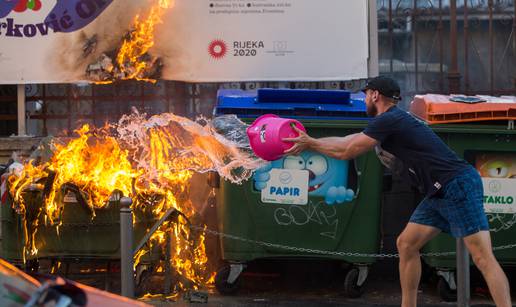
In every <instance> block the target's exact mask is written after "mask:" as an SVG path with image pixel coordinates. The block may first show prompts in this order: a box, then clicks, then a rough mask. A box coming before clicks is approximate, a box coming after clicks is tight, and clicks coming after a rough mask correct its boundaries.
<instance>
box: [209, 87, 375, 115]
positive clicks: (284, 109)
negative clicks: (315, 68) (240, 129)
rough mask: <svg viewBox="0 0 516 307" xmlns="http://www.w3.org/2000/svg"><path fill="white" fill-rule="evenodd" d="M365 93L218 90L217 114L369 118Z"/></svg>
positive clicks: (215, 112) (303, 90) (215, 113)
mask: <svg viewBox="0 0 516 307" xmlns="http://www.w3.org/2000/svg"><path fill="white" fill-rule="evenodd" d="M364 98H365V95H364V94H363V93H356V94H351V92H349V91H343V90H307V89H259V90H258V91H243V90H219V91H218V93H217V105H216V107H215V109H214V111H213V115H214V116H219V115H224V114H236V115H237V116H238V117H241V118H256V117H258V116H261V115H263V114H269V113H272V114H276V115H278V116H284V117H294V118H307V119H311V118H317V119H321V118H330V119H367V114H366V106H365V102H364Z"/></svg>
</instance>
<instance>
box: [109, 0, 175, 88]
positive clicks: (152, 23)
mask: <svg viewBox="0 0 516 307" xmlns="http://www.w3.org/2000/svg"><path fill="white" fill-rule="evenodd" d="M173 6H174V1H172V0H159V1H158V3H157V4H156V5H154V6H153V7H152V8H151V10H150V12H149V15H148V16H147V18H146V19H145V20H140V16H139V15H136V17H135V18H134V21H133V28H134V30H133V31H131V33H130V34H129V37H128V38H127V39H125V40H124V42H123V44H122V46H121V47H120V50H119V52H118V55H117V58H116V61H117V63H118V66H119V68H120V72H121V78H122V79H124V80H127V79H137V80H143V81H149V82H153V83H154V82H156V80H153V79H149V78H146V77H145V74H146V73H147V72H148V71H149V69H150V68H151V67H152V65H154V63H153V61H152V60H149V59H144V56H145V55H146V54H147V53H148V51H149V49H150V48H152V47H153V46H154V29H155V27H156V25H157V24H160V23H162V22H163V20H162V17H163V15H164V14H165V12H166V10H167V9H170V8H172V7H173ZM154 60H155V59H154Z"/></svg>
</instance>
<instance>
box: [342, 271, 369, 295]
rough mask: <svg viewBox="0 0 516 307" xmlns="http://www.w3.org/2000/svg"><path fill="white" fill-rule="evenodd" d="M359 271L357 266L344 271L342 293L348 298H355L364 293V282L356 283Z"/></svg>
mask: <svg viewBox="0 0 516 307" xmlns="http://www.w3.org/2000/svg"><path fill="white" fill-rule="evenodd" d="M359 274H360V271H359V269H358V268H352V269H351V270H349V271H348V272H347V273H346V278H345V279H344V293H345V294H346V296H347V297H349V298H357V297H360V296H362V294H364V284H363V283H362V285H360V286H359V285H358V277H359Z"/></svg>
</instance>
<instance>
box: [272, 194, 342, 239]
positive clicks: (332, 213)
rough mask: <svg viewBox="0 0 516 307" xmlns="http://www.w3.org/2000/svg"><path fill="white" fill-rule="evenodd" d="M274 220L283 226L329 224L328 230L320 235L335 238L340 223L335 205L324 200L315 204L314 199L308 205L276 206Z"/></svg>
mask: <svg viewBox="0 0 516 307" xmlns="http://www.w3.org/2000/svg"><path fill="white" fill-rule="evenodd" d="M274 220H275V222H276V223H277V224H278V225H282V226H290V225H296V226H303V225H307V224H309V223H316V224H319V225H327V226H328V231H324V232H321V233H320V235H321V236H324V237H328V238H331V239H335V237H336V235H337V229H338V225H339V220H338V218H337V209H336V208H335V207H334V206H327V205H326V204H325V203H324V202H318V203H316V204H314V203H313V202H312V201H309V202H308V205H291V206H288V207H279V208H276V210H274Z"/></svg>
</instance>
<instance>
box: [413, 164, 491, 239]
mask: <svg viewBox="0 0 516 307" xmlns="http://www.w3.org/2000/svg"><path fill="white" fill-rule="evenodd" d="M483 197H484V189H483V187H482V180H481V179H480V175H479V174H478V172H477V170H475V169H474V168H473V167H468V168H467V169H466V170H464V171H462V172H461V173H459V174H458V175H457V176H456V177H455V178H453V179H451V180H450V181H449V182H448V183H447V184H446V185H445V186H444V187H443V189H442V190H441V191H440V192H439V193H438V194H437V195H433V196H431V197H427V198H425V199H423V201H422V202H421V203H420V204H419V205H418V206H417V208H416V210H415V211H414V213H412V216H411V217H410V222H412V223H416V224H422V225H428V226H433V227H436V228H439V229H441V230H442V231H443V232H446V233H449V234H451V235H452V236H454V237H456V238H461V237H466V236H469V235H471V234H474V233H477V232H479V231H481V230H489V223H488V222H487V217H486V214H485V212H484V204H483Z"/></svg>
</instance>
